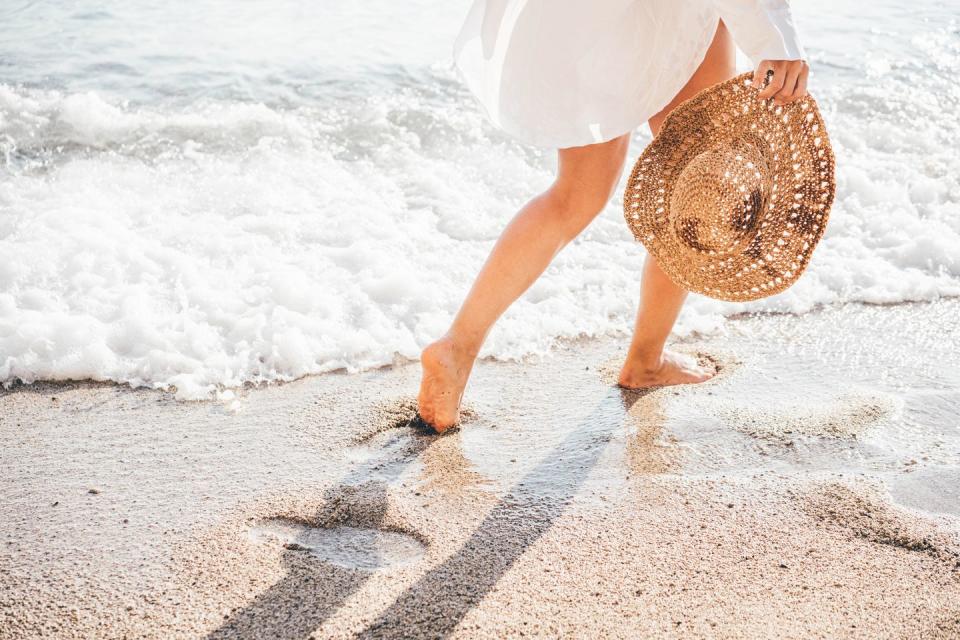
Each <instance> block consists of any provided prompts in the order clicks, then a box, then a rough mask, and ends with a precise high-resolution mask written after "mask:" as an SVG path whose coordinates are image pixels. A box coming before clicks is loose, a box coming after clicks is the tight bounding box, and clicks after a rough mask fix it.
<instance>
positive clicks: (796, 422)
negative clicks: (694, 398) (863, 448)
mask: <svg viewBox="0 0 960 640" xmlns="http://www.w3.org/2000/svg"><path fill="white" fill-rule="evenodd" d="M758 405H765V406H758ZM711 409H712V411H713V412H714V414H715V415H717V416H719V417H720V418H722V419H723V420H724V421H725V422H727V423H729V424H730V425H732V426H733V427H734V428H735V429H737V430H738V431H740V432H742V433H746V434H747V435H750V436H753V437H756V438H763V439H768V440H789V439H791V438H792V437H793V436H812V437H818V438H837V439H840V438H848V439H855V438H857V437H858V436H860V435H862V434H863V433H865V432H866V431H867V430H868V429H869V428H870V427H872V426H873V425H874V424H876V423H877V422H880V421H881V420H883V419H884V418H886V417H888V416H890V415H892V414H893V413H894V412H895V410H896V402H895V400H894V399H893V398H892V397H890V396H886V395H882V394H860V393H855V392H850V393H844V394H841V395H838V396H836V397H834V398H830V399H827V400H822V401H819V402H812V401H809V400H807V401H804V402H794V403H790V402H786V403H784V402H779V403H777V402H774V403H769V402H759V403H758V402H756V401H753V402H750V403H749V404H748V403H741V402H737V401H731V400H727V401H715V402H714V406H713V407H711Z"/></svg>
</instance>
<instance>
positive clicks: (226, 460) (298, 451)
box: [0, 300, 960, 638]
mask: <svg viewBox="0 0 960 640" xmlns="http://www.w3.org/2000/svg"><path fill="white" fill-rule="evenodd" d="M958 326H960V303H958V302H957V301H955V300H953V301H951V300H946V301H940V302H934V303H929V304H904V305H896V306H890V307H877V306H857V305H846V306H844V307H840V308H832V309H826V310H823V311H820V312H816V313H812V314H809V315H807V316H804V317H796V316H792V315H760V316H750V317H741V318H736V319H733V320H731V321H730V322H729V323H728V326H727V328H726V330H725V331H724V332H722V333H720V334H717V335H714V336H711V337H691V338H689V339H686V340H684V341H683V342H681V343H679V344H678V345H677V346H678V348H680V349H683V350H687V351H689V352H691V353H701V354H706V355H707V356H709V357H711V358H713V359H715V360H717V361H718V362H720V363H721V365H722V367H723V369H722V371H721V374H720V375H719V376H718V377H717V379H716V380H714V381H711V382H709V383H707V384H704V385H701V386H699V387H685V388H676V389H660V390H656V391H652V392H648V393H636V392H629V391H623V390H620V389H618V388H617V387H616V386H615V385H614V384H613V380H612V376H613V375H615V373H616V370H617V365H618V362H619V359H620V357H621V356H622V353H623V349H624V348H625V345H626V338H623V339H615V338H609V339H602V340H583V341H573V342H568V343H566V344H563V345H562V346H560V347H559V348H558V349H557V350H555V352H554V353H553V354H552V355H549V356H546V357H542V358H538V359H535V360H528V361H525V362H522V363H504V362H493V361H484V362H481V363H479V365H478V368H477V370H476V372H475V377H474V379H473V380H472V382H471V386H470V387H469V388H468V392H467V407H466V410H465V416H464V417H465V419H464V424H463V426H462V428H461V429H459V430H456V431H454V432H452V433H449V434H448V435H444V436H440V437H438V436H435V435H431V434H428V433H423V432H420V431H417V430H415V429H412V428H410V427H408V426H406V420H407V419H408V418H409V416H410V414H411V412H412V410H413V406H414V405H413V396H414V394H415V392H416V384H417V381H418V367H417V364H416V363H409V364H402V365H397V366H394V367H389V368H384V369H380V370H376V371H372V372H367V373H361V374H355V375H347V374H338V373H333V374H327V375H321V376H313V377H307V378H303V379H301V380H298V381H295V382H292V383H289V384H282V385H272V386H267V387H262V388H248V389H245V390H244V391H242V392H238V393H236V394H232V393H227V394H222V397H221V398H220V399H219V400H218V401H210V402H181V401H177V400H175V399H174V398H173V396H172V394H171V393H166V392H158V391H150V390H142V389H141V390H131V389H130V388H128V387H125V386H117V385H112V384H97V383H70V384H47V383H41V384H35V385H26V386H19V387H16V388H13V389H11V390H9V391H5V392H3V393H2V395H0V452H2V453H0V455H2V468H3V469H4V473H3V474H2V477H0V486H2V495H3V501H2V513H0V637H2V638H40V637H48V638H49V637H55V638H92V637H102V638H123V637H127V638H130V637H146V638H197V637H207V638H262V637H272V638H311V637H312V638H346V637H387V638H390V637H396V638H438V637H464V638H466V637H470V638H476V637H489V638H499V637H520V636H537V637H558V636H565V637H614V638H615V637H624V638H627V637H630V638H635V637H658V638H692V637H697V638H699V637H710V638H769V637H780V638H956V637H960V495H958V493H957V488H956V487H957V480H958V479H960V447H958V442H960V434H958V431H957V427H958V405H960V392H958V388H960V369H958V367H957V365H958V364H960V357H958V356H960V351H958V347H957V345H956V343H955V342H954V341H952V340H951V339H950V336H952V335H954V336H955V335H956V330H957V328H958Z"/></svg>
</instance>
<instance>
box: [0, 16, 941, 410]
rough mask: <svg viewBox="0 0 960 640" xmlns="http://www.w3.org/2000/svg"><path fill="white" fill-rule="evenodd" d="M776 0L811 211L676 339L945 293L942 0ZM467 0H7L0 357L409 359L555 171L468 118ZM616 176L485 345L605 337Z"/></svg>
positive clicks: (206, 387)
mask: <svg viewBox="0 0 960 640" xmlns="http://www.w3.org/2000/svg"><path fill="white" fill-rule="evenodd" d="M794 5H795V6H794V12H795V15H796V18H797V22H798V24H799V27H800V30H801V34H802V36H803V38H804V42H805V45H806V47H807V49H808V53H809V54H810V58H811V64H812V67H813V70H814V75H813V78H812V81H811V87H812V91H813V93H814V94H815V95H816V97H817V98H818V100H819V102H820V105H821V108H822V110H823V112H824V116H825V118H826V120H827V123H828V126H829V131H830V134H831V138H832V140H833V144H834V148H835V152H836V156H837V164H838V173H837V178H838V190H837V198H836V204H835V206H834V209H833V213H832V218H831V221H830V224H829V225H828V228H827V232H826V235H825V237H824V240H823V241H822V244H821V245H820V247H819V248H818V249H817V252H816V253H815V254H814V258H813V261H812V263H811V265H810V267H809V270H808V272H807V273H806V274H805V275H804V277H803V278H802V279H801V281H800V282H799V283H798V284H797V285H796V286H794V287H793V288H792V289H790V290H789V291H787V292H785V293H784V294H781V295H779V296H776V297H774V298H770V299H767V300H763V301H759V302H755V303H751V304H747V305H738V304H729V303H721V302H717V301H712V300H708V299H705V298H701V297H692V298H691V300H690V302H689V303H688V305H687V307H686V309H685V311H684V314H683V316H682V317H681V320H680V323H679V325H678V327H677V332H678V334H680V335H684V334H689V333H691V332H704V333H710V332H722V331H724V330H725V327H726V326H727V320H726V318H727V317H729V316H730V315H733V314H736V313H739V312H742V311H760V310H767V311H777V312H788V313H794V314H804V313H807V312H809V311H811V310H813V309H815V308H817V307H819V306H822V305H842V304H845V303H853V302H866V303H872V304H890V303H898V302H904V301H922V300H933V299H937V298H941V297H951V296H958V295H960V149H958V147H957V144H956V141H957V140H958V139H960V117H958V116H957V113H958V111H960V83H957V81H956V78H957V75H958V73H960V8H958V7H957V5H956V3H955V2H953V1H952V0H918V1H916V2H912V3H909V4H908V5H904V4H903V3H898V2H892V1H889V0H884V1H883V2H875V3H870V4H869V7H868V8H865V7H866V5H864V4H863V3H856V2H853V1H852V0H839V1H834V2H826V0H809V1H807V2H797V3H794ZM467 6H468V2H467V1H466V0H456V1H454V2H440V1H439V0H405V1H404V2H384V1H382V0H370V1H368V2H363V3H355V2H348V1H347V0H322V1H321V2H315V3H300V2H293V1H292V0H276V1H273V2H266V1H264V0H256V1H255V0H246V1H243V2H235V1H231V2H228V1H226V0H210V1H208V2H203V3H186V2H176V1H175V2H170V3H160V4H157V3H148V2H144V1H143V0H124V1H123V2H121V1H119V0H97V1H94V0H69V1H68V0H64V1H63V2H57V3H44V2H25V1H17V0H10V1H8V2H5V3H3V5H2V7H0V382H3V383H6V384H10V383H12V382H14V381H18V380H22V381H26V382H30V381H34V380H40V379H46V380H61V379H84V378H91V379H95V380H113V381H117V382H124V383H129V384H132V385H135V386H140V385H145V386H151V387H159V388H174V387H175V388H176V390H177V394H178V397H181V398H185V399H199V398H205V397H209V396H210V395H211V394H212V393H213V392H215V391H217V390H219V389H222V388H225V387H232V386H237V385H241V384H243V383H245V382H251V381H253V382H261V381H274V380H288V379H293V378H297V377H300V376H303V375H306V374H310V373H320V372H325V371H331V370H336V369H343V368H345V369H347V370H348V371H359V370H363V369H367V368H371V367H378V366H382V365H385V364H389V363H392V362H396V361H402V360H405V359H410V358H416V357H417V356H418V354H419V351H420V349H421V348H422V347H423V346H424V345H425V344H426V343H427V342H429V341H430V340H432V339H434V338H436V337H437V336H438V335H440V334H441V333H442V332H443V331H444V330H445V328H446V326H447V324H448V322H449V321H450V319H451V318H452V316H453V314H454V313H455V311H456V309H457V307H458V305H459V303H460V301H461V300H462V297H463V295H464V294H465V293H466V290H467V288H468V287H469V285H470V283H471V281H472V278H473V276H474V275H475V273H476V272H477V270H478V268H479V267H480V265H481V264H482V261H483V259H484V258H485V256H486V254H487V253H488V251H489V249H490V247H491V246H492V244H493V242H494V241H495V239H496V237H497V235H498V233H499V232H500V230H501V229H502V228H503V226H504V225H505V224H506V223H507V221H508V220H509V219H510V217H511V216H512V214H513V212H514V211H515V210H516V208H517V207H518V206H520V205H522V204H523V202H525V200H526V199H528V198H529V197H531V196H532V195H534V194H536V193H537V192H538V191H540V190H542V189H543V188H544V187H546V186H547V185H548V184H549V183H550V181H551V176H552V172H553V170H554V167H555V157H554V153H553V152H552V151H550V150H542V149H535V148H529V147H524V146H522V145H520V144H518V143H517V142H515V141H514V140H512V139H510V138H509V137H507V136H506V135H504V134H502V133H501V132H499V131H497V130H496V129H494V128H493V127H492V126H491V125H489V124H488V123H487V122H486V121H485V119H484V117H483V116H482V114H481V113H480V111H479V109H478V107H477V105H476V104H475V103H474V101H473V99H472V97H471V96H470V95H469V94H468V93H467V91H466V89H465V88H464V87H463V86H462V84H461V83H460V81H459V79H458V77H457V74H456V72H455V71H454V70H453V68H452V67H451V63H450V48H451V46H452V41H453V38H454V36H455V33H456V30H457V28H458V26H459V22H460V20H461V19H462V17H463V16H464V14H465V12H466V10H467ZM744 62H745V61H744ZM649 139H650V138H649V132H648V131H647V130H646V127H643V128H642V129H641V130H638V131H637V134H636V137H635V140H634V145H633V149H632V150H631V159H632V158H635V157H636V155H637V154H638V153H639V152H640V150H641V149H642V147H643V145H644V144H646V142H648V141H649ZM618 198H619V195H618V196H617V198H615V199H614V200H613V201H612V202H611V203H610V206H609V207H608V209H607V210H606V211H605V212H604V213H603V214H602V215H601V216H600V217H599V218H598V219H597V220H596V221H595V222H594V224H593V225H592V226H591V227H590V228H589V229H588V230H587V231H586V232H585V233H584V234H583V235H582V236H581V237H580V238H579V239H578V240H577V241H576V242H574V243H573V244H572V245H571V246H569V247H568V248H567V249H565V250H564V252H563V253H562V254H561V255H560V256H559V257H558V258H557V260H556V261H555V263H554V264H553V265H552V266H551V267H550V269H549V270H548V271H547V273H546V274H545V275H544V277H543V278H541V279H540V280H539V281H538V282H537V283H536V284H535V285H534V286H533V287H532V288H531V290H530V291H528V292H527V294H526V295H525V296H524V297H523V298H522V299H521V300H520V301H518V303H517V304H516V305H515V306H514V307H512V308H511V309H510V311H508V313H507V314H506V315H505V317H504V318H503V319H502V320H501V322H500V323H499V324H498V326H497V327H496V328H495V329H494V331H493V332H492V334H491V336H490V338H489V340H488V342H487V344H486V345H485V348H484V351H483V353H482V355H488V356H493V357H496V358H502V359H511V358H519V357H523V356H525V355H529V354H537V353H545V352H548V351H549V350H550V348H551V346H552V345H553V344H554V343H555V341H556V340H557V339H558V338H564V337H574V336H582V335H588V336H592V335H605V334H606V335H609V334H613V335H627V332H628V331H629V330H630V328H631V325H632V319H633V313H634V310H635V305H636V299H637V292H638V287H639V275H640V269H641V265H642V262H643V255H644V252H643V249H642V247H641V246H640V245H638V244H637V243H635V242H634V241H633V239H632V236H631V235H630V233H629V231H628V230H627V228H626V225H625V224H624V222H623V219H622V214H621V203H620V202H619V199H618ZM958 324H960V323H958Z"/></svg>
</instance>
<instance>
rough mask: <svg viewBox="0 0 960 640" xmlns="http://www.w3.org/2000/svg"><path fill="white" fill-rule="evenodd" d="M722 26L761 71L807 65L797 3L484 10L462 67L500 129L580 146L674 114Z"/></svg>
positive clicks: (541, 2)
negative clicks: (766, 64) (672, 107)
mask: <svg viewBox="0 0 960 640" xmlns="http://www.w3.org/2000/svg"><path fill="white" fill-rule="evenodd" d="M721 18H722V19H723V21H724V23H725V24H726V25H727V27H728V28H729V29H730V32H731V35H732V36H733V39H734V40H735V41H736V43H737V45H738V46H739V47H740V48H741V49H742V50H743V51H744V52H745V53H746V54H747V55H748V56H750V58H751V59H752V60H753V61H754V63H757V62H759V61H760V60H797V59H801V58H803V57H805V56H804V53H803V49H802V47H801V45H800V42H799V39H798V38H797V32H796V29H795V28H794V25H793V20H792V18H791V15H790V9H789V6H788V4H787V0H474V4H473V6H472V7H471V9H470V13H469V14H468V15H467V18H466V21H465V22H464V25H463V27H462V29H461V31H460V34H459V36H458V37H457V39H456V43H455V45H454V61H455V63H456V65H457V67H458V68H459V69H460V71H461V72H462V74H463V78H464V80H465V81H466V84H467V86H468V87H469V88H470V90H471V91H472V92H473V93H474V94H475V95H476V96H477V98H478V100H479V101H480V103H481V105H482V106H483V108H484V109H485V111H486V113H487V115H488V116H489V118H490V119H491V120H492V121H493V123H494V124H496V125H497V126H499V127H501V128H503V129H504V130H505V131H507V132H508V133H510V134H512V135H514V136H515V137H517V138H518V139H520V140H522V141H524V142H527V143H530V144H533V145H537V146H543V147H557V148H563V147H576V146H581V145H585V144H593V143H596V142H604V141H606V140H610V139H612V138H616V137H617V136H620V135H622V134H624V133H626V132H628V131H632V130H633V129H635V128H636V127H637V126H639V125H640V124H642V123H644V122H646V121H647V120H648V119H649V118H650V117H651V116H653V115H655V114H656V113H657V112H659V111H660V110H661V109H663V108H664V107H665V106H666V105H667V104H668V103H669V102H670V101H671V100H672V99H673V97H674V96H675V95H676V94H677V93H678V92H679V91H680V89H681V88H683V86H684V85H685V84H686V83H687V80H689V79H690V76H692V75H693V72H694V71H695V70H696V68H697V67H698V66H699V65H700V62H701V61H702V60H703V58H704V56H705V55H706V52H707V48H708V47H709V45H710V42H711V41H712V40H713V35H714V33H715V31H716V28H717V24H718V21H719V20H720V19H721Z"/></svg>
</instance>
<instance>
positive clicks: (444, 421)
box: [417, 336, 476, 433]
mask: <svg viewBox="0 0 960 640" xmlns="http://www.w3.org/2000/svg"><path fill="white" fill-rule="evenodd" d="M475 359H476V354H474V353H471V352H468V351H465V350H463V349H461V348H459V347H458V346H457V345H456V344H455V343H454V341H453V339H452V338H450V337H448V336H444V337H442V338H440V339H439V340H437V341H436V342H434V343H432V344H430V345H428V346H427V348H426V349H424V350H423V353H421V354H420V364H421V367H422V368H423V377H422V378H421V379H420V393H419V394H418V395H417V409H418V411H419V413H420V417H421V418H422V419H423V421H424V422H426V423H427V424H428V425H430V426H431V427H433V428H434V429H435V430H436V431H437V433H443V432H444V431H446V430H447V429H449V428H450V427H452V426H453V425H455V424H457V422H458V421H459V420H460V399H461V398H462V397H463V389H464V387H466V386H467V378H468V377H469V376H470V370H471V369H472V368H473V362H474V360H475Z"/></svg>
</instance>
